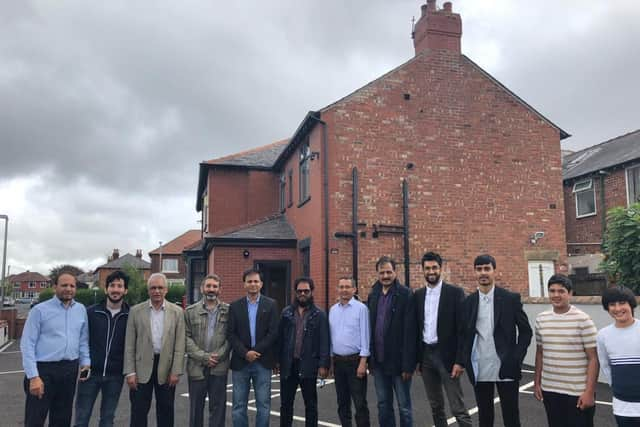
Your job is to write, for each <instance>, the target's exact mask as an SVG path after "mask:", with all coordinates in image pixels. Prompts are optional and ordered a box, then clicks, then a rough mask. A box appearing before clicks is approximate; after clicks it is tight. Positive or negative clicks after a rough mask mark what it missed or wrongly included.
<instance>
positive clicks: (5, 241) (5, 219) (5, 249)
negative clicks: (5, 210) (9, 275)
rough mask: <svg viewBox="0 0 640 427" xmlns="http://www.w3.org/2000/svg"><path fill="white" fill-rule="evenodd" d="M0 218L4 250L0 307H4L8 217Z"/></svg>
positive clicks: (1, 216)
mask: <svg viewBox="0 0 640 427" xmlns="http://www.w3.org/2000/svg"><path fill="white" fill-rule="evenodd" d="M0 219H4V250H3V251H2V281H0V283H2V286H1V288H2V290H1V293H0V308H2V307H4V279H5V276H4V271H5V270H4V269H5V266H6V265H7V231H8V230H9V217H8V216H7V215H0Z"/></svg>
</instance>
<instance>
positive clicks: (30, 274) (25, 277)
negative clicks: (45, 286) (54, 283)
mask: <svg viewBox="0 0 640 427" xmlns="http://www.w3.org/2000/svg"><path fill="white" fill-rule="evenodd" d="M10 277H11V280H10V282H11V283H15V282H48V281H49V278H48V277H46V276H43V275H42V274H40V273H38V272H35V271H25V272H23V273H18V274H13V275H11V276H10Z"/></svg>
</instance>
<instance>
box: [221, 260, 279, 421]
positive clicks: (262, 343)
mask: <svg viewBox="0 0 640 427" xmlns="http://www.w3.org/2000/svg"><path fill="white" fill-rule="evenodd" d="M242 281H243V282H244V289H245V291H246V292H247V295H246V297H242V298H240V299H238V300H236V301H234V302H232V303H231V304H230V306H229V326H228V328H227V339H228V340H229V343H230V344H231V348H232V349H233V354H232V355H231V378H232V381H233V409H232V414H231V415H232V419H233V425H234V427H247V426H248V425H249V419H248V416H247V405H248V402H249V388H250V386H251V384H253V390H254V392H255V403H256V408H257V414H256V426H257V427H268V425H269V414H270V411H271V370H272V369H273V368H274V366H275V354H274V353H275V352H274V349H275V343H276V339H277V338H278V311H277V309H276V302H275V301H274V300H272V299H271V298H268V297H266V296H264V295H261V294H260V290H261V289H262V273H260V271H258V270H256V269H254V268H250V269H248V270H246V271H245V272H244V273H243V274H242Z"/></svg>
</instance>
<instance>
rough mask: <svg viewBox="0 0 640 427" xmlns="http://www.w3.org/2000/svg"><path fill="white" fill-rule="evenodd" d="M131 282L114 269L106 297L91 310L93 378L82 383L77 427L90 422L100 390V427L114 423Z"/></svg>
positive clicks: (108, 283) (90, 347)
mask: <svg viewBox="0 0 640 427" xmlns="http://www.w3.org/2000/svg"><path fill="white" fill-rule="evenodd" d="M128 284H129V278H128V277H127V275H126V274H125V273H124V272H122V271H120V270H117V271H114V272H113V273H111V274H110V275H109V276H108V277H107V285H106V288H105V289H106V293H107V298H106V300H105V301H104V302H103V303H100V304H95V305H92V306H91V307H89V308H88V309H87V317H88V319H89V352H90V354H91V371H90V372H91V373H90V377H89V379H87V380H86V381H84V382H79V383H78V394H77V398H76V423H75V425H76V426H77V427H86V426H88V425H89V420H90V419H91V412H92V411H93V404H94V403H95V401H96V398H97V397H98V393H100V392H102V403H101V405H100V427H110V426H113V418H114V415H115V411H116V407H117V406H118V400H119V399H120V392H121V391H122V383H123V382H124V376H123V375H122V365H123V358H124V337H125V333H126V328H127V318H128V316H129V306H128V305H127V303H126V302H124V296H125V295H126V294H127V289H128Z"/></svg>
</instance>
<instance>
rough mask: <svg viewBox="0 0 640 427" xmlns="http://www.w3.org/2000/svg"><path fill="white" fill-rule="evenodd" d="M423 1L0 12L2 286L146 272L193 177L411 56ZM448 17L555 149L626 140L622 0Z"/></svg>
mask: <svg viewBox="0 0 640 427" xmlns="http://www.w3.org/2000/svg"><path fill="white" fill-rule="evenodd" d="M421 3H422V0H366V1H365V0H324V1H321V2H319V1H311V0H269V1H264V0H262V1H256V0H246V1H235V2H222V1H219V0H218V1H214V0H209V1H205V0H183V1H180V2H176V1H165V0H144V1H143V0H137V1H128V0H112V1H108V2H101V1H100V2H99V1H84V0H77V1H65V0H37V1H34V0H29V1H27V0H21V1H12V2H9V1H3V2H2V3H1V5H0V214H7V215H9V217H10V222H9V248H8V251H7V252H8V253H7V256H8V261H7V264H8V265H11V273H18V272H21V271H24V270H27V269H29V270H31V271H40V272H42V273H47V272H48V270H49V268H50V267H52V266H54V265H57V264H60V263H72V264H76V265H78V266H79V267H81V268H83V269H93V268H95V267H97V266H98V265H100V264H103V263H104V262H105V261H106V257H107V255H109V254H110V253H111V251H112V249H113V248H119V249H120V253H121V254H124V253H126V252H131V253H135V250H136V249H138V248H140V249H142V250H143V251H144V253H145V257H146V256H147V255H146V253H147V252H149V251H150V250H152V249H154V248H155V247H157V246H158V242H159V241H164V242H166V241H168V240H171V239H173V238H174V237H176V236H177V235H179V234H181V233H182V232H183V231H185V230H187V229H191V228H199V227H200V225H199V223H198V222H197V221H198V218H199V215H197V214H196V212H195V195H196V183H197V173H198V163H199V162H200V161H202V160H207V159H212V158H215V157H219V156H223V155H226V154H231V153H234V152H236V151H240V150H244V149H247V148H252V147H256V146H259V145H264V144H267V143H270V142H272V141H275V140H278V139H282V138H286V137H289V136H291V134H292V133H293V132H294V131H295V129H296V127H297V126H298V124H299V123H300V121H301V120H302V119H303V118H304V116H305V114H306V112H307V111H309V110H316V109H319V108H322V107H324V106H325V105H327V104H330V103H331V102H333V101H335V100H337V99H339V98H341V97H342V96H344V95H346V94H347V93H349V92H351V91H353V90H354V89H357V88H358V87H360V86H362V85H364V84H365V83H367V82H369V81H371V80H373V79H375V78H376V77H378V76H380V75H381V74H383V73H385V72H387V71H389V70H390V69H392V68H394V67H396V66H397V65H399V64H401V63H403V62H404V61H406V60H408V59H410V58H411V57H412V56H413V53H414V52H413V45H412V40H411V38H410V31H411V18H412V16H415V17H416V19H417V18H418V17H419V15H420V4H421ZM438 6H439V7H442V0H438ZM453 9H454V11H456V12H459V13H461V15H462V25H463V39H462V50H463V53H465V54H466V55H467V56H469V57H470V58H471V59H473V60H474V61H476V62H477V63H478V64H479V65H480V66H482V67H483V68H484V69H485V70H486V71H488V72H489V73H491V74H492V75H493V76H494V77H496V78H497V79H498V80H500V81H501V82H502V83H503V84H505V85H506V86H507V87H509V88H510V89H511V90H513V91H514V92H515V93H516V94H518V95H519V96H520V97H521V98H523V99H524V100H526V101H527V102H528V103H529V104H530V105H532V106H533V107H534V108H536V109H537V110H538V111H540V112H541V113H542V114H544V115H545V116H546V117H547V118H549V119H550V120H551V121H553V122H554V123H556V124H557V125H558V126H560V127H561V128H563V129H564V130H565V131H567V132H569V133H570V134H572V135H573V136H572V137H571V138H570V139H568V140H565V141H564V142H563V144H562V145H563V148H567V149H574V150H575V149H579V148H584V147H587V146H589V145H593V144H596V143H598V142H602V141H604V140H606V139H609V138H612V137H615V136H618V135H621V134H623V133H626V132H629V131H631V130H635V129H637V128H639V127H640V124H639V122H638V117H639V116H640V114H639V111H638V106H637V105H638V99H640V82H639V81H638V70H640V55H638V53H637V52H638V41H640V26H639V25H638V24H637V23H638V22H640V3H639V2H637V0H615V1H606V0H581V1H578V0H553V1H551V0H539V1H530V0H526V1H525V0H483V1H479V0H458V1H454V2H453ZM0 225H1V226H3V225H4V224H2V223H0ZM0 230H3V228H0ZM2 233H3V231H0V238H2V237H4V236H3V234H2ZM0 250H1V247H0Z"/></svg>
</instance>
